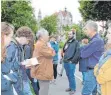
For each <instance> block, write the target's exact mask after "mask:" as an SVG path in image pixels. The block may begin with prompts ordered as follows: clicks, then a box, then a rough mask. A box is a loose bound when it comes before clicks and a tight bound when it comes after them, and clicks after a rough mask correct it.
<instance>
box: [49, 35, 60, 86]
mask: <svg viewBox="0 0 111 95" xmlns="http://www.w3.org/2000/svg"><path fill="white" fill-rule="evenodd" d="M50 44H51V47H52V48H53V49H54V51H55V53H56V55H55V56H54V57H53V71H54V80H53V83H54V84H56V83H55V82H56V78H57V65H58V60H59V58H58V52H59V45H58V43H57V41H56V36H51V37H50Z"/></svg>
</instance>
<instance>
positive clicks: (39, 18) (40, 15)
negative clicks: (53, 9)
mask: <svg viewBox="0 0 111 95" xmlns="http://www.w3.org/2000/svg"><path fill="white" fill-rule="evenodd" d="M41 20H42V13H41V10H40V9H39V12H38V27H39V28H40V21H41Z"/></svg>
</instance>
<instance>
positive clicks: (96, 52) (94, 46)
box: [81, 20, 104, 95]
mask: <svg viewBox="0 0 111 95" xmlns="http://www.w3.org/2000/svg"><path fill="white" fill-rule="evenodd" d="M97 31H98V26H97V24H96V23H95V22H94V21H91V20H89V21H87V22H86V25H85V27H84V32H85V34H86V35H87V36H88V37H89V38H90V42H89V44H87V45H85V46H84V47H83V48H82V49H81V58H82V59H84V58H87V59H88V65H87V71H86V73H85V83H84V85H83V89H82V95H90V94H92V95H96V93H97V82H96V78H95V76H94V67H95V65H96V64H97V63H98V61H99V59H100V57H101V55H102V53H103V51H104V41H103V39H102V38H101V37H100V36H99V34H98V33H97Z"/></svg>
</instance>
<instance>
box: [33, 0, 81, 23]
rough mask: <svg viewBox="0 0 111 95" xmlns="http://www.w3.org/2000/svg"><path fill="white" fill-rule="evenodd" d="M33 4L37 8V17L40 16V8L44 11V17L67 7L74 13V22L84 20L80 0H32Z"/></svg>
mask: <svg viewBox="0 0 111 95" xmlns="http://www.w3.org/2000/svg"><path fill="white" fill-rule="evenodd" d="M31 1H32V6H33V8H34V10H35V15H36V17H37V16H38V11H39V9H40V10H41V12H42V17H45V16H46V15H51V14H53V13H55V12H58V11H59V10H64V8H65V7H66V8H67V10H68V11H70V12H71V13H72V15H73V22H74V23H78V21H80V20H82V17H81V14H80V12H79V10H78V7H79V3H78V0H31Z"/></svg>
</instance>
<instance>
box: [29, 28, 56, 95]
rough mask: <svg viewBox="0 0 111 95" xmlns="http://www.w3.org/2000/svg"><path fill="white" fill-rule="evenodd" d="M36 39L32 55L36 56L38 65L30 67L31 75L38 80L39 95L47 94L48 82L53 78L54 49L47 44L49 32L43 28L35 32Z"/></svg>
mask: <svg viewBox="0 0 111 95" xmlns="http://www.w3.org/2000/svg"><path fill="white" fill-rule="evenodd" d="M37 38H38V41H37V43H36V45H35V50H34V53H33V57H36V58H37V60H38V62H39V63H40V65H37V66H35V67H34V68H31V76H32V77H33V78H36V79H38V80H39V86H40V91H39V95H48V91H49V83H50V81H51V80H53V64H52V61H53V56H55V52H54V50H53V49H52V48H51V47H50V46H48V44H47V43H48V41H49V34H48V31H47V30H45V29H41V30H39V31H38V32H37Z"/></svg>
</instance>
